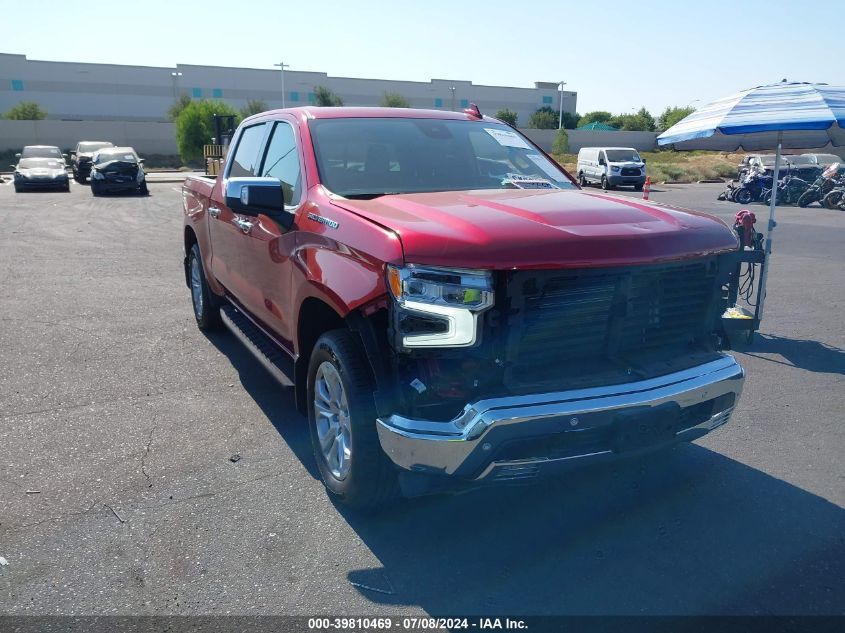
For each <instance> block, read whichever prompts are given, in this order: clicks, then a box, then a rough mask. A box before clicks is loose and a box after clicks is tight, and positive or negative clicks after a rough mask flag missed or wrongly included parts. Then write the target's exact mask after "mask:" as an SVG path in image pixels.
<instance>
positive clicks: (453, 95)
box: [449, 86, 455, 112]
mask: <svg viewBox="0 0 845 633" xmlns="http://www.w3.org/2000/svg"><path fill="white" fill-rule="evenodd" d="M449 90H450V91H451V92H452V111H453V112H454V111H455V86H449Z"/></svg>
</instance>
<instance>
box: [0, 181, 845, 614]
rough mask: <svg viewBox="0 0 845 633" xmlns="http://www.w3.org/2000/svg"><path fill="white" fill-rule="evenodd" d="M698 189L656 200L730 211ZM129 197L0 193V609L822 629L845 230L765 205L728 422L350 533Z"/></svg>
mask: <svg viewBox="0 0 845 633" xmlns="http://www.w3.org/2000/svg"><path fill="white" fill-rule="evenodd" d="M720 188H721V187H720V186H719V185H686V186H657V187H655V188H654V189H653V191H652V198H653V199H654V200H658V201H665V202H668V203H672V204H678V205H680V206H684V207H688V208H693V209H699V210H702V211H708V212H714V213H716V214H718V215H720V216H721V217H723V218H726V219H728V218H731V217H732V216H733V214H734V213H735V212H736V211H737V210H738V208H739V207H738V206H737V205H735V204H732V203H727V202H717V201H716V195H717V193H718V191H719V189H720ZM150 190H151V195H150V196H149V197H136V196H126V197H117V196H114V197H101V198H93V197H92V196H91V194H90V192H89V191H88V187H87V186H81V185H78V184H76V183H72V189H71V192H70V193H59V192H56V193H47V192H44V193H29V194H18V195H16V194H15V193H14V190H13V188H12V187H11V186H10V185H8V184H7V185H0V285H1V286H2V293H3V294H2V299H0V350H2V351H0V354H2V364H0V367H2V371H0V557H3V558H4V559H5V560H6V561H7V563H8V564H6V565H2V566H0V613H2V614H43V615H49V614H77V615H81V614H123V615H135V614H144V615H151V614H223V613H230V614H299V615H314V614H357V615H377V614H388V613H393V614H422V613H429V614H436V615H450V614H480V615H496V614H512V615H516V614H541V615H545V614H636V615H640V614H765V615H772V614H843V612H845V586H844V585H843V578H845V510H843V505H845V460H843V458H842V454H843V448H845V430H843V422H845V327H843V325H842V323H843V317H842V313H843V309H845V284H843V265H845V248H843V247H844V246H845V213H842V212H835V211H828V210H823V209H820V208H812V209H794V208H785V209H782V210H781V211H780V212H779V218H778V219H779V226H778V231H777V234H776V237H775V255H774V257H773V259H772V265H771V272H770V277H769V279H770V284H769V298H768V301H767V314H766V317H765V320H764V322H763V329H762V335H761V336H760V337H759V338H758V340H757V342H756V343H755V344H754V345H753V347H752V348H751V349H750V350H749V351H748V352H746V353H740V354H738V355H737V357H738V358H739V360H740V362H741V363H742V364H743V366H744V367H745V368H746V370H747V374H748V377H747V382H746V389H745V393H744V395H743V398H742V400H741V402H740V404H739V407H738V409H737V411H736V414H735V415H734V418H733V420H732V421H731V422H730V424H728V425H727V426H725V427H723V428H721V429H719V430H718V431H717V432H714V433H713V434H711V435H710V436H708V437H706V438H704V439H702V440H700V441H699V442H697V443H695V444H690V445H683V446H680V447H678V448H677V449H675V450H673V451H671V452H669V453H667V454H665V455H662V456H660V457H659V458H657V459H652V460H646V461H642V460H640V461H630V462H625V463H621V464H617V465H613V466H610V467H595V468H590V469H587V470H582V471H579V472H576V473H574V474H569V475H566V476H565V477H562V478H559V479H555V480H552V481H550V482H546V483H544V484H540V485H534V486H529V487H521V488H500V489H491V490H484V491H480V492H474V493H469V494H464V495H459V496H437V497H430V498H425V499H420V500H414V501H407V502H401V503H399V504H397V505H396V506H395V507H393V508H391V509H389V510H388V511H386V512H384V513H382V514H379V515H376V516H368V515H360V514H355V513H351V512H348V511H346V510H344V509H340V508H338V507H336V506H335V505H333V504H332V503H331V501H330V500H329V499H328V498H327V496H326V493H325V492H324V490H323V487H322V485H321V483H320V482H319V480H318V479H317V475H316V470H315V466H314V464H313V459H312V456H311V449H310V444H309V440H308V433H307V429H306V426H305V422H304V420H303V419H302V417H301V416H300V415H299V414H298V413H297V412H296V411H295V409H294V406H293V397H292V394H291V392H290V391H288V390H285V389H282V388H280V387H279V386H278V385H277V384H276V383H274V382H273V380H272V379H271V378H270V377H269V376H268V375H267V374H266V373H265V372H264V370H263V369H262V368H261V367H260V365H259V364H258V363H257V362H256V361H255V360H253V359H252V358H251V357H250V356H249V355H248V354H247V353H246V352H245V351H244V350H243V349H241V348H240V347H239V344H238V343H237V342H236V341H235V340H234V339H233V338H232V337H231V336H228V335H226V334H215V335H214V336H210V337H206V336H204V335H203V334H202V333H200V332H199V331H198V330H197V328H196V326H195V324H194V321H193V317H192V314H191V307H190V300H189V294H188V290H187V288H186V287H185V283H184V276H183V272H182V268H181V258H182V243H181V197H180V193H179V185H178V184H173V183H162V184H151V185H150ZM622 195H639V194H633V193H622ZM754 210H755V211H756V212H757V213H758V216H759V217H760V218H761V222H760V225H763V224H764V223H765V219H764V218H763V217H762V216H764V215H765V209H763V207H756V208H754ZM235 455H238V456H240V459H237V460H236V459H235V458H234V457H233V456H235Z"/></svg>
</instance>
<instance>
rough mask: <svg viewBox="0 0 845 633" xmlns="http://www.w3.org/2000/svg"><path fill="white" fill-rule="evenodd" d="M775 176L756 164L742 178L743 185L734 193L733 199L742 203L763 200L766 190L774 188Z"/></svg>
mask: <svg viewBox="0 0 845 633" xmlns="http://www.w3.org/2000/svg"><path fill="white" fill-rule="evenodd" d="M772 181H773V177H772V176H768V175H766V172H765V171H764V170H762V169H760V168H758V167H757V166H756V165H755V166H754V167H752V168H751V171H749V172H748V174H747V175H746V176H745V178H743V179H742V186H741V187H740V188H739V189H737V190H736V192H734V194H733V198H732V200H733V201H734V202H739V203H740V204H748V203H749V202H754V201H755V200H762V199H763V196H764V194H765V191H766V190H767V189H768V190H770V191H771V189H772Z"/></svg>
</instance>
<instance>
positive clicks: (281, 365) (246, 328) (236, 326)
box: [220, 304, 294, 387]
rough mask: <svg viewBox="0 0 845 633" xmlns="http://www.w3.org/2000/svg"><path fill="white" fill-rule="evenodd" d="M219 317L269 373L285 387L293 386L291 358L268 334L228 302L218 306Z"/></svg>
mask: <svg viewBox="0 0 845 633" xmlns="http://www.w3.org/2000/svg"><path fill="white" fill-rule="evenodd" d="M220 318H221V319H222V320H223V324H224V325H225V326H226V327H227V328H229V330H231V332H232V334H234V335H235V337H236V338H237V339H238V340H239V341H240V342H241V343H243V345H244V347H246V348H247V350H249V352H250V353H251V354H252V355H253V356H255V358H256V359H257V360H258V362H259V363H261V364H262V365H263V366H264V369H266V370H267V371H268V372H270V375H271V376H273V378H275V379H276V380H277V381H279V383H281V384H282V385H283V386H285V387H293V380H291V379H290V378H289V376H293V375H294V373H293V359H292V358H291V357H290V356H289V355H288V354H287V353H286V352H285V351H284V350H282V349H279V346H278V345H276V344H275V343H274V342H273V341H272V340H271V339H270V337H269V336H267V335H266V334H264V332H262V331H261V330H260V329H259V328H258V327H256V325H255V324H254V323H253V322H252V321H250V320H249V318H248V317H247V316H246V315H245V314H244V313H243V312H241V311H240V310H238V309H237V308H236V307H235V306H233V305H231V304H228V305H224V306H223V307H221V308H220Z"/></svg>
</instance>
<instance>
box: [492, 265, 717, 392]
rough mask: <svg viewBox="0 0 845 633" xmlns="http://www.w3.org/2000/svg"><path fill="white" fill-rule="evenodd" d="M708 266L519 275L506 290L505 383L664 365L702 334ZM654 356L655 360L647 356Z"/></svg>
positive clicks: (711, 297)
mask: <svg viewBox="0 0 845 633" xmlns="http://www.w3.org/2000/svg"><path fill="white" fill-rule="evenodd" d="M714 264H715V261H714V258H707V259H701V260H697V261H696V262H692V263H689V262H685V263H681V264H664V265H657V266H640V267H629V268H618V269H586V270H578V271H525V272H520V273H514V274H513V276H512V277H511V279H510V281H509V283H508V295H509V300H510V301H511V311H512V316H510V317H509V318H508V337H507V356H508V359H509V361H510V363H511V366H512V367H513V371H512V372H511V374H512V376H515V377H517V379H523V380H531V379H533V378H534V376H535V375H536V374H541V373H542V374H548V373H550V372H552V371H558V370H559V371H563V372H567V371H569V372H572V373H577V372H579V371H580V370H581V368H582V367H587V366H590V367H599V366H603V367H610V366H616V365H618V364H619V362H623V363H624V362H626V359H636V358H638V357H639V356H640V355H642V354H645V353H648V355H649V357H650V358H652V357H654V358H657V359H658V360H660V359H666V360H671V359H672V358H674V357H675V356H676V355H677V352H678V350H679V349H681V348H687V347H689V346H690V344H691V343H695V341H697V340H698V339H699V338H700V337H701V336H702V335H703V334H704V333H706V332H707V331H708V330H709V328H708V319H709V318H710V314H711V308H712V307H713V303H714V302H715V301H718V300H719V289H718V288H717V284H716V283H715V280H716V272H717V267H716V266H715V265H714ZM655 354H656V356H655Z"/></svg>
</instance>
